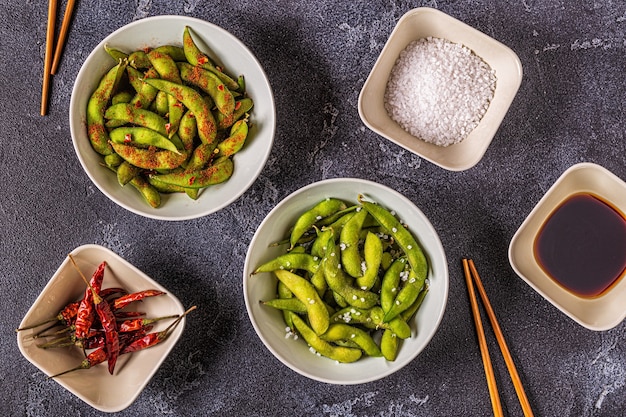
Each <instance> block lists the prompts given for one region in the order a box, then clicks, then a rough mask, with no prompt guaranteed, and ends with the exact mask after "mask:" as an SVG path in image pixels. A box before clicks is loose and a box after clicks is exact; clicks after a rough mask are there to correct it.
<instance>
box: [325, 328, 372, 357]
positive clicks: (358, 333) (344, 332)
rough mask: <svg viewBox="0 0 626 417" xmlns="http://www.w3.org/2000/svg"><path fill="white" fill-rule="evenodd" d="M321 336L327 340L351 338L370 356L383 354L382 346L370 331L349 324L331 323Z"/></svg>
mask: <svg viewBox="0 0 626 417" xmlns="http://www.w3.org/2000/svg"><path fill="white" fill-rule="evenodd" d="M321 338H322V339H324V340H326V341H327V342H335V341H338V340H350V341H352V342H354V343H356V344H357V345H358V346H359V348H361V350H363V352H365V354H366V355H368V356H373V357H379V356H382V353H381V352H380V348H379V347H378V345H377V344H376V342H374V339H372V336H370V335H369V333H367V332H365V331H363V330H361V329H359V328H358V327H354V326H350V325H348V324H341V323H340V324H331V325H330V326H329V327H328V330H326V333H324V334H323V335H321Z"/></svg>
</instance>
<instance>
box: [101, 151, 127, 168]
mask: <svg viewBox="0 0 626 417" xmlns="http://www.w3.org/2000/svg"><path fill="white" fill-rule="evenodd" d="M122 162H124V159H123V158H122V157H121V156H119V155H118V154H116V153H115V152H113V153H110V154H108V155H105V156H104V163H105V165H106V166H107V167H110V168H114V167H118V166H119V165H120V164H121V163H122Z"/></svg>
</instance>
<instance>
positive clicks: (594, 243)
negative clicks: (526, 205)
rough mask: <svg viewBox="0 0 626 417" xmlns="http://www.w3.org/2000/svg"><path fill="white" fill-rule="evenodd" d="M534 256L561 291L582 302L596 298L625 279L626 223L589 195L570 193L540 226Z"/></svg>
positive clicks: (611, 208) (610, 209) (604, 204)
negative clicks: (576, 296)
mask: <svg viewBox="0 0 626 417" xmlns="http://www.w3.org/2000/svg"><path fill="white" fill-rule="evenodd" d="M534 253H535V258H536V259H537V261H538V262H539V265H540V266H541V267H542V268H543V270H544V271H545V272H546V273H547V274H548V275H549V276H550V277H552V279H554V280H555V281H556V282H557V283H559V284H560V285H561V286H563V287H564V288H566V289H567V290H569V291H571V292H572V293H574V294H576V295H578V296H581V297H596V296H598V295H600V294H601V293H602V292H604V291H605V290H606V289H607V288H609V287H610V286H611V284H613V283H614V282H616V281H617V280H618V278H620V277H621V276H622V275H624V270H625V269H626V219H625V218H624V215H623V214H621V213H619V212H618V211H617V210H615V209H614V208H613V207H612V206H611V205H609V204H608V203H606V202H605V201H603V200H602V199H600V198H598V197H596V196H594V195H591V194H586V193H585V194H575V195H573V196H571V197H569V198H568V199H566V200H565V201H564V202H563V203H562V204H561V205H560V206H559V207H557V208H556V210H555V211H554V212H553V213H552V214H551V215H550V216H549V217H548V219H547V220H546V222H545V223H544V224H543V226H542V227H541V229H540V230H539V234H538V235H537V238H536V239H535V244H534Z"/></svg>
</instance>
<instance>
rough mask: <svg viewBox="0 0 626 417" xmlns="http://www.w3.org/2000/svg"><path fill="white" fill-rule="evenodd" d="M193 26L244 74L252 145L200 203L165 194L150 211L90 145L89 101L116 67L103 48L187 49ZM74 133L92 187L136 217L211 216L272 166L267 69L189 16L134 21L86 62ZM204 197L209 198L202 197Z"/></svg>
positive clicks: (73, 108)
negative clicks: (186, 35) (185, 32)
mask: <svg viewBox="0 0 626 417" xmlns="http://www.w3.org/2000/svg"><path fill="white" fill-rule="evenodd" d="M185 26H189V27H191V28H192V30H193V34H194V40H196V42H197V43H198V46H199V47H201V48H202V49H203V50H205V51H207V52H208V51H212V52H213V54H214V55H215V57H217V59H218V62H221V63H222V64H223V65H224V67H225V68H227V69H229V70H230V71H231V72H232V74H234V76H238V75H239V74H243V75H244V77H245V80H246V90H247V93H248V95H249V96H250V97H251V98H252V99H253V100H254V108H253V110H252V112H251V116H250V121H251V123H252V126H251V128H250V132H249V137H248V141H247V143H246V145H245V147H244V148H243V149H242V150H241V151H240V152H239V153H238V154H237V155H235V156H234V159H233V160H234V163H235V171H234V173H233V175H232V177H231V178H230V179H229V180H228V181H226V182H224V183H222V184H218V185H215V186H211V187H210V188H209V189H207V190H205V191H204V192H202V193H201V195H200V197H199V198H198V199H197V200H192V199H191V198H189V197H187V196H186V195H184V194H180V193H176V194H170V195H168V194H162V204H161V207H159V208H152V207H150V206H149V205H148V204H147V203H146V202H145V201H144V200H143V198H142V197H141V195H139V193H138V192H137V191H136V190H135V189H133V187H132V186H131V187H121V186H120V185H119V184H118V183H117V179H116V177H115V174H114V173H113V172H111V171H109V170H108V169H107V168H104V167H102V166H100V164H101V162H102V157H101V156H100V155H99V154H97V153H96V152H95V151H94V150H93V148H92V147H91V145H90V142H89V139H88V137H87V128H86V109H87V101H88V100H89V97H90V96H91V93H92V92H93V90H94V89H95V87H96V86H97V84H98V82H99V81H100V78H101V77H102V76H103V75H104V74H105V73H106V71H107V70H108V69H110V68H111V67H113V65H114V64H115V63H114V61H113V60H112V58H111V57H110V56H109V55H108V54H107V52H106V51H105V50H104V45H108V46H110V47H112V48H116V49H119V50H122V51H128V52H132V51H135V50H138V49H142V48H147V47H157V46H160V45H165V44H172V45H179V46H182V39H183V30H184V28H185ZM69 116H70V131H71V134H72V141H73V144H74V149H75V150H76V154H77V155H78V159H79V160H80V163H81V165H82V166H83V168H84V170H85V172H86V173H87V175H88V176H89V178H90V179H91V180H92V181H93V183H94V184H95V185H96V186H97V187H98V188H99V189H100V190H101V191H102V192H103V193H104V194H105V195H106V196H107V197H109V198H110V199H111V200H113V201H114V202H115V203H117V204H119V205H120V206H122V207H124V208H126V209H128V210H130V211H131V212H133V213H136V214H139V215H142V216H145V217H150V218H154V219H160V220H186V219H193V218H197V217H201V216H205V215H208V214H210V213H213V212H215V211H218V210H220V209H222V208H224V207H226V206H227V205H228V204H230V203H232V202H233V201H235V200H236V199H237V198H238V197H239V196H240V195H241V194H243V193H244V192H245V191H246V190H247V189H248V188H249V187H250V186H251V185H252V183H253V182H254V181H255V180H256V178H257V177H258V176H259V174H260V173H261V170H262V169H263V167H264V166H265V163H266V162H267V158H268V157H269V153H270V151H271V148H272V144H273V142H274V132H275V128H276V120H275V117H276V116H275V107H274V98H273V94H272V90H271V86H270V84H269V81H268V79H267V77H266V75H265V72H264V71H263V68H262V67H261V65H260V64H259V62H258V61H257V59H256V58H255V57H254V55H253V54H252V52H250V50H249V49H248V48H247V47H246V46H245V45H244V44H243V43H242V42H241V41H239V40H238V39H237V38H236V37H235V36H233V35H232V34H230V33H228V32H227V31H226V30H224V29H222V28H220V27H218V26H216V25H214V24H212V23H209V22H206V21H204V20H200V19H195V18H192V17H185V16H155V17H149V18H146V19H142V20H137V21H135V22H132V23H129V24H128V25H126V26H124V27H122V28H120V29H118V30H116V31H115V32H113V33H111V34H110V35H109V36H107V37H106V38H105V39H104V40H102V42H100V44H98V46H96V48H95V49H94V50H93V51H92V52H91V54H90V55H89V56H88V57H87V59H86V60H85V63H84V64H83V66H82V67H81V69H80V71H79V73H78V76H77V77H76V82H75V84H74V89H73V91H72V98H71V100H70V112H69ZM202 194H204V195H202Z"/></svg>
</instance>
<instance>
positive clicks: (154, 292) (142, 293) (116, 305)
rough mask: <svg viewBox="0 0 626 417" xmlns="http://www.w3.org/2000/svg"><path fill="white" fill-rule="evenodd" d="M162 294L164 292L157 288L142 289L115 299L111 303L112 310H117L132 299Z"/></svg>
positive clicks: (136, 299) (132, 300)
mask: <svg viewBox="0 0 626 417" xmlns="http://www.w3.org/2000/svg"><path fill="white" fill-rule="evenodd" d="M163 294H165V293H164V292H163V291H159V290H143V291H138V292H134V293H131V294H127V295H124V296H122V297H120V298H118V299H116V300H115V302H114V303H113V310H119V309H121V308H124V307H126V306H127V305H128V304H130V303H132V302H134V301H139V300H143V299H144V298H146V297H155V296H157V295H163Z"/></svg>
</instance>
